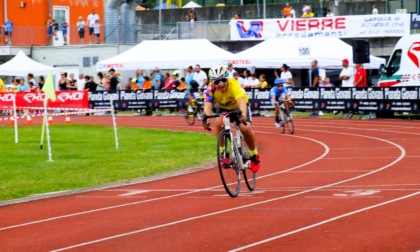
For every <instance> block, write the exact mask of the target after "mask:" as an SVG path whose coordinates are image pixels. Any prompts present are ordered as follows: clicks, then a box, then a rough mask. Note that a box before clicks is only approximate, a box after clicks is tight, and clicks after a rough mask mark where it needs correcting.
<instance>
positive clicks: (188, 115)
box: [185, 111, 195, 125]
mask: <svg viewBox="0 0 420 252" xmlns="http://www.w3.org/2000/svg"><path fill="white" fill-rule="evenodd" d="M185 121H186V122H187V124H189V125H194V123H195V115H194V113H193V112H188V111H185Z"/></svg>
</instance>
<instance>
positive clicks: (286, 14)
mask: <svg viewBox="0 0 420 252" xmlns="http://www.w3.org/2000/svg"><path fill="white" fill-rule="evenodd" d="M291 11H292V8H290V5H289V3H286V6H284V8H283V17H284V18H290V17H292V14H291Z"/></svg>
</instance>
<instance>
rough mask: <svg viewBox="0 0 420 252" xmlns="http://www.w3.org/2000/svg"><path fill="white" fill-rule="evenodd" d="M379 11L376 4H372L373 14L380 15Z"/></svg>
mask: <svg viewBox="0 0 420 252" xmlns="http://www.w3.org/2000/svg"><path fill="white" fill-rule="evenodd" d="M378 13H379V11H378V9H377V8H376V4H372V15H378Z"/></svg>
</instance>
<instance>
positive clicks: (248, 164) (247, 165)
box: [244, 159, 251, 170]
mask: <svg viewBox="0 0 420 252" xmlns="http://www.w3.org/2000/svg"><path fill="white" fill-rule="evenodd" d="M248 168H251V159H247V160H246V161H245V162H244V170H245V169H248Z"/></svg>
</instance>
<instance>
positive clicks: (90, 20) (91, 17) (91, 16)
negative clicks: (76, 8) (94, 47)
mask: <svg viewBox="0 0 420 252" xmlns="http://www.w3.org/2000/svg"><path fill="white" fill-rule="evenodd" d="M96 20H99V15H98V14H96V13H95V10H92V13H91V14H89V16H88V17H87V20H86V24H87V25H88V26H89V36H90V43H91V44H92V41H94V40H95V38H94V36H95V35H94V33H93V32H94V29H93V27H94V25H95V22H96Z"/></svg>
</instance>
